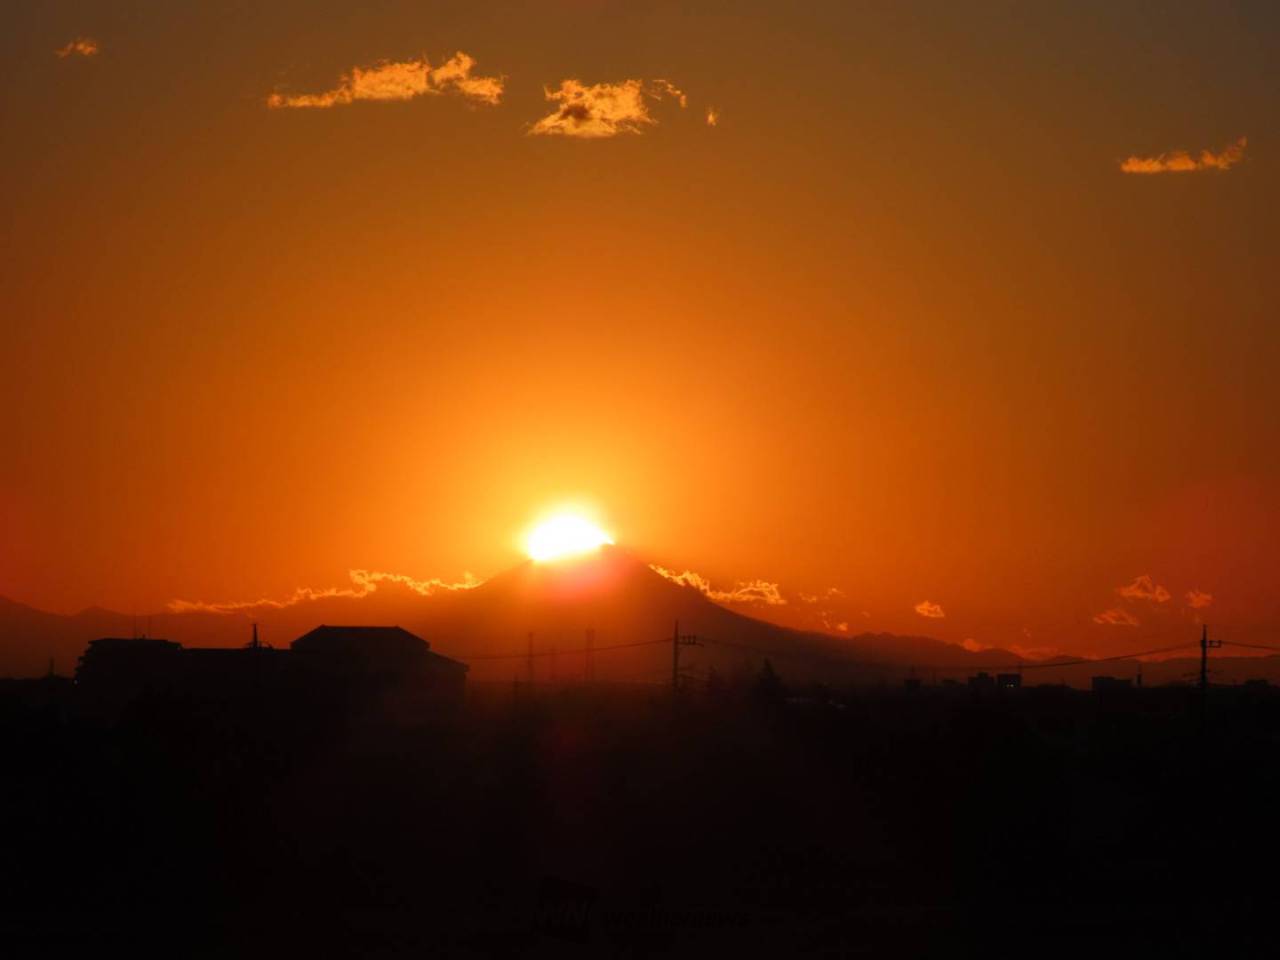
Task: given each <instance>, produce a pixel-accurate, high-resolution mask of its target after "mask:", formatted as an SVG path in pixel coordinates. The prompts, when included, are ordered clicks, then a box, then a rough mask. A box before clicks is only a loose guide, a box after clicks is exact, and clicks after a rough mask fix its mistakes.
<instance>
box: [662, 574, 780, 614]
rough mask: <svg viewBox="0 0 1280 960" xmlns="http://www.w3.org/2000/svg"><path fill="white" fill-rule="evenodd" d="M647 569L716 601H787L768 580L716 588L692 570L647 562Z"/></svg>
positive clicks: (778, 604)
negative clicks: (728, 587)
mask: <svg viewBox="0 0 1280 960" xmlns="http://www.w3.org/2000/svg"><path fill="white" fill-rule="evenodd" d="M649 569H651V570H653V572H654V573H657V574H660V575H661V576H664V577H666V578H667V579H668V580H670V581H671V582H672V583H678V584H680V586H682V587H692V588H693V589H694V590H697V591H698V592H699V593H701V594H702V595H703V596H704V597H706V598H707V599H708V600H714V601H715V602H716V603H763V604H767V605H768V606H771V607H781V606H785V605H786V603H787V600H786V597H784V596H783V595H782V590H781V589H780V588H779V587H778V585H777V584H776V583H770V582H769V581H768V580H740V581H738V584H737V586H735V587H734V588H733V589H732V590H717V589H715V588H714V587H712V585H711V581H710V580H708V579H707V578H706V577H704V576H703V575H702V574H700V573H694V572H693V571H692V570H685V571H684V572H683V573H676V572H675V571H674V570H668V569H667V568H666V567H662V566H659V565H658V564H656V563H651V564H649Z"/></svg>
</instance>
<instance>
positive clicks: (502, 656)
mask: <svg viewBox="0 0 1280 960" xmlns="http://www.w3.org/2000/svg"><path fill="white" fill-rule="evenodd" d="M670 642H671V641H670V640H668V639H663V640H638V641H636V642H635V643H615V644H610V645H609V646H604V647H590V648H588V647H580V648H578V649H576V650H534V651H532V652H525V653H475V654H470V655H467V654H455V656H457V657H458V658H459V659H461V660H524V659H526V658H529V657H553V656H556V655H558V654H574V653H600V652H601V651H603V650H623V649H626V648H628V647H651V646H653V645H654V644H658V643H670Z"/></svg>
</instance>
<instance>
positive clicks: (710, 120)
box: [707, 107, 720, 127]
mask: <svg viewBox="0 0 1280 960" xmlns="http://www.w3.org/2000/svg"><path fill="white" fill-rule="evenodd" d="M707 126H708V127H718V126H720V111H719V110H717V109H716V108H715V107H707Z"/></svg>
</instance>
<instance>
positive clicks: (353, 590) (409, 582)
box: [168, 570, 484, 613]
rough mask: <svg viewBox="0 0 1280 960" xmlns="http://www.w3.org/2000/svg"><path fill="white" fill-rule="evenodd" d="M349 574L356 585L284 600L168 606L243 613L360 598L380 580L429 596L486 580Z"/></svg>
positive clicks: (303, 590)
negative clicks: (314, 602)
mask: <svg viewBox="0 0 1280 960" xmlns="http://www.w3.org/2000/svg"><path fill="white" fill-rule="evenodd" d="M347 574H348V576H350V577H351V583H352V586H350V587H325V588H322V589H316V588H314V587H299V588H298V589H296V590H295V591H293V593H292V594H290V595H289V596H287V597H285V598H284V599H282V600H273V599H269V598H263V599H261V600H229V601H218V602H212V603H211V602H206V601H204V600H170V601H169V604H168V609H169V612H170V613H197V612H198V613H243V612H247V611H251V610H283V609H285V608H286V607H293V606H297V605H298V604H300V603H307V602H309V601H312V600H327V599H330V598H333V597H345V598H348V599H353V600H359V599H361V598H363V597H367V596H368V595H369V594H371V593H373V592H374V591H376V590H377V589H378V584H380V583H395V584H399V585H400V586H403V587H408V588H409V589H410V590H412V591H413V592H414V593H417V594H419V595H421V596H424V597H429V596H431V595H432V594H433V593H438V592H439V591H441V590H444V591H454V590H471V589H473V588H474V587H478V586H480V584H481V583H483V582H484V581H482V580H478V579H476V578H475V577H474V576H472V575H471V573H469V572H467V573H464V574H463V575H462V580H461V582H459V583H449V582H447V581H444V580H439V579H431V580H415V579H414V578H413V577H410V576H408V575H406V574H403V573H383V572H381V571H376V570H349V571H347Z"/></svg>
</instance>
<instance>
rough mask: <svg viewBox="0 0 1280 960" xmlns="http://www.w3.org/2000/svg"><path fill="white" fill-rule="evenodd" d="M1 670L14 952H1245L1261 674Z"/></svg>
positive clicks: (1252, 882)
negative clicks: (398, 690)
mask: <svg viewBox="0 0 1280 960" xmlns="http://www.w3.org/2000/svg"><path fill="white" fill-rule="evenodd" d="M32 689H33V688H30V687H29V688H28V689H26V690H25V691H24V692H23V694H22V696H17V695H13V694H7V695H4V696H0V703H2V707H0V751H2V755H3V757H4V764H5V766H4V773H3V778H4V789H3V793H2V794H0V817H2V820H0V822H2V823H3V829H4V840H5V855H4V858H3V876H2V879H0V884H2V886H0V890H2V892H3V908H2V912H0V924H2V925H3V926H2V927H0V936H3V945H4V948H5V952H6V953H8V954H9V955H14V956H19V955H30V954H32V953H33V952H40V953H42V954H46V955H47V954H49V953H51V952H53V949H54V948H55V947H58V946H76V945H79V946H80V947H81V948H85V949H92V950H93V951H94V952H95V953H96V952H98V951H100V950H103V949H105V948H106V947H107V946H108V945H110V944H112V943H116V944H122V945H125V946H126V947H128V948H129V950H130V951H131V952H130V954H129V955H131V956H138V955H143V954H149V953H152V952H155V951H161V952H164V953H166V954H168V955H171V956H257V955H274V956H291V955H298V954H301V953H302V952H303V951H307V952H312V953H315V954H317V955H321V956H334V955H347V954H350V955H362V956H430V955H432V954H441V953H443V954H445V955H474V956H487V955H510V954H521V955H529V954H533V955H549V956H550V955H556V956H558V955H567V956H597V955H623V956H647V955H669V954H682V955H706V954H708V953H709V952H710V951H711V949H712V948H716V947H725V948H728V949H731V950H735V951H736V952H738V953H750V954H775V955H780V956H786V955H794V954H814V953H826V954H829V955H832V956H843V955H848V954H849V953H857V952H866V953H867V954H868V955H872V956H940V955H946V956H956V955H961V956H965V955H979V954H982V955H986V954H992V953H996V954H1004V953H1009V952H1012V951H1017V952H1019V953H1034V954H1039V955H1045V954H1048V955H1068V954H1069V955H1073V956H1077V957H1078V956H1080V955H1081V953H1082V951H1102V953H1103V955H1111V954H1114V953H1115V952H1116V951H1119V950H1125V951H1126V952H1127V953H1129V955H1131V956H1149V955H1154V954H1155V953H1156V952H1157V951H1158V952H1160V953H1163V954H1166V955H1170V956H1182V955H1188V956H1190V955H1200V954H1202V953H1204V952H1205V951H1208V950H1212V951H1213V952H1214V953H1215V954H1216V955H1220V956H1236V955H1262V954H1265V953H1269V952H1270V951H1269V944H1270V942H1271V939H1272V934H1271V933H1270V932H1269V931H1268V930H1267V929H1266V925H1267V922H1268V920H1269V918H1270V917H1271V916H1272V915H1273V911H1274V908H1273V906H1272V904H1271V896H1272V892H1271V891H1272V884H1271V882H1270V880H1269V879H1262V880H1256V879H1254V877H1255V876H1256V875H1258V873H1259V870H1260V871H1261V876H1262V877H1263V878H1267V877H1268V876H1269V874H1270V872H1271V870H1272V869H1273V867H1274V864H1275V863H1276V862H1277V859H1276V858H1277V853H1280V850H1278V849H1277V848H1278V846H1280V843H1278V841H1277V835H1276V832H1275V830H1274V828H1273V827H1274V822H1275V815H1276V810H1277V801H1278V800H1280V765H1278V764H1277V756H1278V751H1277V742H1278V740H1277V737H1278V736H1280V696H1277V695H1276V694H1275V693H1274V691H1273V690H1271V689H1266V688H1262V689H1249V690H1246V689H1243V688H1231V689H1220V690H1213V691H1211V694H1212V695H1211V697H1210V700H1209V703H1208V710H1207V714H1206V716H1205V718H1204V719H1203V721H1202V720H1201V719H1200V717H1199V714H1198V711H1197V710H1196V704H1197V699H1196V696H1195V692H1194V691H1192V690H1189V689H1175V688H1166V689H1148V690H1138V691H1128V692H1123V691H1122V692H1119V693H1118V694H1117V695H1116V696H1115V697H1105V696H1104V697H1101V698H1100V697H1098V696H1096V695H1093V694H1088V693H1082V692H1076V691H1068V690H1064V689H1031V690H1021V691H1011V692H1008V693H1004V694H997V693H987V694H985V695H982V696H978V695H975V694H974V693H972V692H971V691H968V690H951V691H943V690H930V689H927V688H926V689H923V690H919V691H915V692H913V693H909V692H898V691H879V692H877V691H866V692H862V693H859V694H857V695H850V696H839V697H829V696H828V695H827V694H824V693H814V692H812V691H810V692H809V695H805V696H797V695H796V694H795V692H791V693H790V694H788V692H787V691H785V690H782V689H779V688H778V687H777V686H776V685H774V684H770V683H757V684H756V685H755V686H753V687H749V688H744V689H740V690H738V691H731V690H721V691H719V692H716V693H714V694H707V693H700V694H698V695H696V696H694V695H690V696H688V697H687V699H686V702H684V703H681V704H678V705H675V706H673V704H672V702H671V699H670V695H669V693H667V692H665V691H663V690H661V689H659V688H622V689H618V688H610V689H603V688H583V687H579V688H566V689H563V690H559V691H554V690H544V691H540V692H538V693H537V694H536V695H535V696H528V695H526V694H521V695H517V692H516V691H513V690H512V689H510V688H494V689H491V690H489V691H485V690H472V691H471V693H470V695H469V699H468V702H467V703H466V705H465V706H464V707H462V708H461V709H459V710H456V711H454V712H451V713H444V714H442V715H440V716H436V717H427V718H423V719H421V720H418V721H415V722H412V723H406V722H403V721H402V722H398V723H388V722H385V721H383V720H379V719H377V718H375V717H369V716H365V717H360V716H334V715H333V714H332V712H327V711H315V710H308V709H305V708H302V707H300V706H299V705H297V704H283V703H279V702H276V701H273V700H272V699H270V698H265V699H264V698H254V697H252V696H249V697H243V698H238V699H237V700H236V701H235V702H225V703H221V704H213V703H208V702H205V703H201V704H198V705H193V704H191V703H184V702H179V701H174V700H165V699H151V700H143V701H140V702H137V703H134V704H133V705H132V706H131V707H130V708H129V709H128V710H127V711H126V712H125V713H124V714H123V715H122V716H120V717H118V718H116V719H114V720H107V719H103V718H93V717H90V716H86V715H83V713H82V712H81V711H78V710H77V709H76V708H75V704H74V690H70V689H67V688H65V687H57V688H55V686H54V685H50V688H49V690H48V695H47V696H44V697H43V698H42V696H41V695H36V694H34V693H33V692H32Z"/></svg>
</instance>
